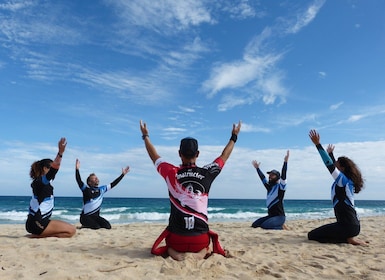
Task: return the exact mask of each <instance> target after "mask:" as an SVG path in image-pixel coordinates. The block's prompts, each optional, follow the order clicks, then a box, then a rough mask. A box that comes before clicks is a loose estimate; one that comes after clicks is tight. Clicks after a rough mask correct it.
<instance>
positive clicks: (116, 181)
mask: <svg viewBox="0 0 385 280" xmlns="http://www.w3.org/2000/svg"><path fill="white" fill-rule="evenodd" d="M123 177H124V174H123V173H122V174H120V176H119V177H118V178H116V179H115V180H114V181H113V182H112V183H111V188H113V187H115V186H116V185H117V184H119V182H120V181H121V180H122V179H123Z"/></svg>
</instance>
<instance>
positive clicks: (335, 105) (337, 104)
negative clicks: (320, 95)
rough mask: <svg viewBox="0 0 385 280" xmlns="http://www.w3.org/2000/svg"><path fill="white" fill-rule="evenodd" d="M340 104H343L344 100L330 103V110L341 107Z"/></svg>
mask: <svg viewBox="0 0 385 280" xmlns="http://www.w3.org/2000/svg"><path fill="white" fill-rule="evenodd" d="M342 104H344V102H342V101H341V102H338V103H336V104H332V105H330V110H333V111H334V110H337V109H338V108H339V107H341V106H342Z"/></svg>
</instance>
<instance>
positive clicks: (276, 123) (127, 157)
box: [0, 0, 385, 200]
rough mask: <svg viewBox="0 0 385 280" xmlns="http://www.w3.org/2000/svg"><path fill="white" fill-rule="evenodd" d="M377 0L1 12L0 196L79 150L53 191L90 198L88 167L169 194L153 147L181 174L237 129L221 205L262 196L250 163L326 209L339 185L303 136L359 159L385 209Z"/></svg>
mask: <svg viewBox="0 0 385 280" xmlns="http://www.w3.org/2000/svg"><path fill="white" fill-rule="evenodd" d="M384 11H385V2H384V1H382V0H371V1H366V0H360V1H354V0H340V1H321V0H316V1H236V0H234V1H199V0H185V1H173V0H162V1H150V0H137V1H134V0H133V1H124V0H115V1H113V0H105V1H97V0H95V1H64V0H63V1H60V0H59V1H38V0H36V1H1V3H0V44H1V48H0V92H1V95H0V99H1V102H0V112H1V115H2V121H1V134H0V177H1V185H2V188H1V190H0V195H30V193H31V191H30V188H29V184H30V179H29V177H28V173H29V168H30V165H31V163H32V162H33V161H35V160H38V159H41V158H46V157H54V156H55V154H56V151H57V142H58V140H59V138H60V137H63V136H64V137H66V138H67V140H68V146H67V151H66V153H65V155H64V157H63V163H62V168H61V170H60V171H59V174H58V175H57V177H56V180H55V182H54V186H55V195H56V196H80V195H81V194H80V191H79V190H78V188H77V185H76V182H75V176H74V167H75V160H76V158H79V160H80V161H81V174H82V176H83V178H86V176H88V174H89V173H91V172H95V173H96V174H97V175H98V177H99V179H100V181H101V183H102V184H107V183H110V182H111V181H112V180H114V179H115V178H116V177H117V176H118V175H119V174H120V172H121V168H122V167H124V166H125V165H129V166H130V167H131V171H130V173H129V174H128V175H127V176H126V177H125V178H124V179H123V181H122V182H121V183H120V184H119V185H118V187H116V188H115V189H114V190H113V191H111V192H110V193H109V196H124V197H167V190H166V185H165V183H164V181H163V179H162V178H161V177H160V176H159V175H158V174H157V173H156V171H155V168H154V167H153V165H152V162H151V161H150V159H149V158H148V156H147V154H146V151H145V149H144V145H143V141H142V139H141V133H140V129H139V120H140V119H143V120H144V121H145V122H146V123H147V124H148V127H149V130H150V137H151V140H152V142H153V144H154V145H155V146H156V147H157V149H158V152H159V154H160V155H161V156H162V157H164V158H165V159H166V160H168V161H170V162H172V163H174V164H179V162H180V160H179V158H178V146H179V141H180V139H181V138H183V137H186V136H192V137H195V138H197V139H198V140H199V145H200V148H199V149H200V157H199V158H198V161H197V163H198V165H203V164H206V163H209V162H211V161H212V160H214V159H215V158H216V157H217V156H218V155H219V154H220V152H221V151H222V149H223V147H224V145H225V144H226V143H227V141H228V139H229V137H230V134H231V127H232V124H233V123H236V122H238V120H241V121H242V123H243V125H242V130H241V133H240V135H239V138H238V139H239V140H238V142H237V143H236V148H235V149H234V151H233V154H232V156H231V157H230V159H229V161H228V162H227V164H226V166H225V168H224V169H223V171H222V173H221V175H220V176H219V177H218V178H217V180H216V181H215V182H214V184H213V186H212V190H211V192H210V196H211V197H212V198H265V190H264V188H263V187H262V184H261V182H260V181H259V178H258V176H257V174H256V172H255V170H254V168H253V167H252V165H251V161H252V160H253V159H256V160H258V161H260V162H261V163H262V164H261V169H262V170H263V171H265V172H266V171H268V170H269V169H272V168H275V169H280V168H281V166H282V161H283V158H284V155H285V154H286V150H290V153H291V156H290V159H289V169H288V190H287V192H286V198H288V199H296V198H299V199H313V198H314V199H329V197H330V185H331V183H332V178H331V176H330V174H329V173H328V171H327V170H326V168H325V167H324V166H323V164H322V161H321V159H320V157H319V155H318V153H317V151H316V149H315V148H314V147H313V145H312V144H311V142H310V140H309V138H308V131H309V130H310V129H313V128H315V129H317V130H318V131H319V132H320V134H321V142H322V143H323V144H324V146H325V147H326V145H327V144H329V143H333V144H335V145H336V149H335V154H336V156H339V155H345V156H348V157H350V158H352V159H353V160H354V161H356V163H357V164H358V165H359V167H360V168H361V171H362V173H363V175H364V178H365V182H366V188H365V189H364V190H363V191H362V193H360V194H359V195H357V196H356V199H384V200H385V192H384V190H383V186H382V185H383V182H384V181H385V167H384V161H383V155H384V151H385V124H384V117H385V94H384V93H385V80H384V73H385V52H384V50H385V20H384V18H383V12H384Z"/></svg>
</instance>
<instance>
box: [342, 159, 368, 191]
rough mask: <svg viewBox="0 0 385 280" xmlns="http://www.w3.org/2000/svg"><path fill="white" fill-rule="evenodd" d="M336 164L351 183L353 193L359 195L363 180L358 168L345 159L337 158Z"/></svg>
mask: <svg viewBox="0 0 385 280" xmlns="http://www.w3.org/2000/svg"><path fill="white" fill-rule="evenodd" d="M338 163H339V165H340V166H341V167H342V168H343V173H344V174H345V176H346V177H348V178H349V179H350V180H352V181H353V185H354V193H359V192H360V191H361V190H362V189H363V187H364V179H363V178H362V174H361V171H360V169H359V168H358V166H357V165H356V164H355V163H354V162H353V161H352V160H351V159H349V158H347V157H339V158H338Z"/></svg>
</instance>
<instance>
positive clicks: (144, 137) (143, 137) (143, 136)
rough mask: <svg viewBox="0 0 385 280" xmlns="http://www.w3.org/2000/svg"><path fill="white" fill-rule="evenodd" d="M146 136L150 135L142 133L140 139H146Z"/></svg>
mask: <svg viewBox="0 0 385 280" xmlns="http://www.w3.org/2000/svg"><path fill="white" fill-rule="evenodd" d="M147 137H150V136H148V134H143V135H142V139H143V140H144V139H146V138H147Z"/></svg>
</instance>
